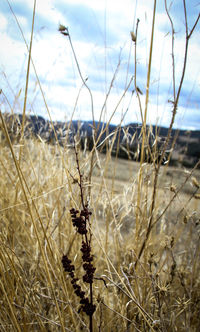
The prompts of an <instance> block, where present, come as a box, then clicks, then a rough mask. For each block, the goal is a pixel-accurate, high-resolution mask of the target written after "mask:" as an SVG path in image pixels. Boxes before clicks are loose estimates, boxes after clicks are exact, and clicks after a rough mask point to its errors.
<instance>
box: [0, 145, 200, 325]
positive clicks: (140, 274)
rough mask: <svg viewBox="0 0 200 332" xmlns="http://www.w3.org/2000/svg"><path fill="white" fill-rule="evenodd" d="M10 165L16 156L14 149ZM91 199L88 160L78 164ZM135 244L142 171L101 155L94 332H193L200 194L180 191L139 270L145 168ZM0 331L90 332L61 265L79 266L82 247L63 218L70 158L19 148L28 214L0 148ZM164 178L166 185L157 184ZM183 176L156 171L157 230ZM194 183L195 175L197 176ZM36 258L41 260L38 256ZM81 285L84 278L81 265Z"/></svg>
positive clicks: (74, 195)
mask: <svg viewBox="0 0 200 332" xmlns="http://www.w3.org/2000/svg"><path fill="white" fill-rule="evenodd" d="M13 150H14V153H15V156H16V158H18V156H19V152H20V146H19V145H14V146H13ZM79 159H80V165H81V166H82V167H83V168H82V171H83V172H84V181H85V195H86V196H87V191H88V182H87V176H88V173H89V165H90V163H89V161H90V154H87V155H83V154H82V152H80V154H79ZM143 168H144V170H143V185H142V193H141V195H142V198H141V202H142V204H141V209H140V229H139V238H136V233H135V231H136V230H135V216H136V203H137V182H138V171H139V164H137V163H134V162H130V161H124V160H116V159H111V158H110V156H109V154H108V155H107V156H105V155H98V167H96V168H95V170H94V176H93V177H92V185H91V186H92V194H91V201H90V208H91V210H92V213H93V215H92V232H93V253H94V255H95V256H94V257H95V258H94V263H95V266H96V268H97V270H96V274H95V277H96V278H99V279H96V280H95V283H94V298H95V303H96V304H97V310H96V312H95V315H94V330H95V331H98V330H100V331H119V329H120V330H121V331H126V330H129V331H145V330H146V329H150V330H152V331H154V330H155V331H156V330H159V331H176V330H178V331H186V330H190V331H197V330H198V326H199V310H200V304H199V303H200V302H199V300H200V294H199V286H200V278H199V268H200V266H199V261H200V260H199V258H200V257H199V255H200V247H199V244H200V243H199V216H200V214H199V212H200V211H199V207H198V200H197V199H195V198H194V194H195V193H196V191H197V190H198V188H197V183H196V186H195V183H194V180H193V185H190V184H188V182H190V180H188V181H187V182H186V185H185V186H184V187H183V189H182V190H181V192H180V193H179V194H178V196H177V197H176V198H175V199H174V201H172V202H171V204H170V206H169V209H168V210H167V211H166V213H164V215H163V216H162V217H161V218H160V219H159V220H158V222H157V224H156V225H155V227H154V228H153V229H152V231H151V236H150V238H149V239H148V242H147V244H146V246H145V250H144V253H143V256H142V257H141V259H140V262H139V264H138V265H137V268H136V269H135V268H134V264H135V262H136V260H137V254H138V248H139V247H140V245H141V243H142V241H143V239H144V236H145V231H146V229H147V223H148V218H149V216H148V209H149V205H150V203H151V199H150V198H151V192H152V174H153V168H152V165H150V164H144V165H143ZM0 169H1V177H0V179H1V180H0V181H1V186H0V188H1V189H0V190H1V195H0V199H1V201H0V207H1V209H0V214H1V233H0V234H1V239H0V241H1V252H0V255H1V259H0V261H1V306H2V310H1V314H0V324H1V330H2V331H13V330H18V331H26V330H28V329H29V330H30V328H31V330H32V331H40V330H41V331H61V330H69V331H80V330H87V329H88V327H87V326H88V323H87V318H86V317H84V314H82V313H78V308H79V304H78V300H77V298H76V296H75V295H74V294H73V291H72V289H71V285H70V282H69V279H68V277H67V276H66V275H65V273H63V268H62V265H61V258H62V255H63V253H65V252H66V251H68V252H69V255H70V257H71V258H72V260H73V262H75V263H76V265H77V264H78V266H79V260H80V255H79V249H78V247H79V241H80V239H78V236H79V235H77V234H76V232H75V230H74V229H73V227H72V225H71V218H70V213H69V209H70V208H71V207H72V205H74V204H75V205H76V206H80V197H79V196H80V195H79V190H78V185H77V183H74V182H75V181H74V180H73V179H72V178H71V177H70V176H69V175H68V173H67V171H66V170H67V169H69V170H70V173H71V174H72V175H73V177H76V173H77V170H76V164H75V159H74V152H73V149H69V150H67V149H62V158H61V156H60V151H59V149H58V147H57V146H50V145H46V144H43V143H40V142H37V141H34V140H28V141H26V140H25V141H24V144H23V149H22V152H21V163H20V169H21V172H22V173H23V177H24V180H25V181H26V186H27V187H26V189H25V190H26V195H27V198H28V202H29V204H27V202H26V200H25V197H24V193H23V191H22V189H21V185H20V183H19V176H18V173H17V171H16V168H15V166H14V163H13V159H12V156H11V153H10V149H9V148H8V146H7V145H5V144H3V143H2V142H1V168H0ZM162 174H165V175H162ZM186 176H188V174H187V172H184V171H183V170H181V169H180V170H179V169H170V168H168V169H167V171H165V167H163V168H162V169H161V176H160V180H159V188H158V194H157V199H156V211H155V218H154V221H156V219H157V218H158V217H159V216H160V215H161V214H162V211H163V210H164V208H165V206H167V204H168V203H169V201H170V200H171V199H172V197H173V195H174V194H175V192H176V191H177V190H178V189H179V187H180V186H181V184H182V183H183V182H184V181H185V177H186ZM195 176H196V179H197V180H198V181H199V172H198V171H196V174H195ZM41 250H42V252H41ZM79 272H80V275H81V274H82V271H81V265H80V271H79Z"/></svg>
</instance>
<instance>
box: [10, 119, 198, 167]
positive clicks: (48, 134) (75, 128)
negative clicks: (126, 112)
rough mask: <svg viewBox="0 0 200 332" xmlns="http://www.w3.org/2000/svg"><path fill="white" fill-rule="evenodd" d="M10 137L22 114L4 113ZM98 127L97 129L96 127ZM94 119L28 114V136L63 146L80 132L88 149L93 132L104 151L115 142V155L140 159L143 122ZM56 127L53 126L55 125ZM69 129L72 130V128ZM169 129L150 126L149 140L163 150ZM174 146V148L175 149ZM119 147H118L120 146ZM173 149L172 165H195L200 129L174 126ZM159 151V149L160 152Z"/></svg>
mask: <svg viewBox="0 0 200 332" xmlns="http://www.w3.org/2000/svg"><path fill="white" fill-rule="evenodd" d="M4 117H5V119H6V123H7V126H8V130H9V134H10V136H11V138H13V139H14V138H15V139H16V138H17V137H18V138H19V137H20V132H21V130H20V128H21V123H22V115H21V114H18V115H16V114H14V115H11V114H8V113H6V114H4ZM94 126H95V130H94ZM94 126H93V122H92V121H72V122H71V123H69V122H67V123H65V122H59V121H58V122H53V126H52V124H51V122H50V121H48V120H45V119H44V118H43V117H41V116H33V115H31V116H27V117H26V121H25V137H27V138H28V137H32V136H35V137H37V138H40V139H42V140H44V141H45V142H47V143H52V144H55V142H56V138H55V137H56V136H57V140H58V141H59V144H60V145H62V146H63V145H64V144H66V141H67V142H68V143H69V142H71V141H72V137H73V136H74V134H75V133H77V132H79V136H80V141H81V146H82V148H83V149H84V148H85V147H87V148H88V149H89V150H91V148H92V147H93V135H94V134H95V135H96V140H97V147H98V148H99V150H100V151H101V152H105V151H106V149H107V147H108V146H110V144H112V154H113V155H116V153H117V154H118V156H119V157H120V158H125V159H133V160H139V158H140V146H141V142H142V139H141V125H140V124H138V123H130V124H128V125H127V126H121V127H119V126H115V125H112V124H110V125H109V126H106V124H105V123H102V122H101V123H98V122H95V123H94ZM53 127H54V128H53ZM69 129H70V130H69ZM167 134H168V129H167V128H165V127H158V128H157V127H156V126H151V127H149V126H147V136H148V140H149V141H148V143H149V145H150V146H152V147H153V146H154V145H155V142H156V146H157V149H158V151H162V146H163V144H164V142H165V140H166V137H167ZM106 137H107V139H106ZM172 146H174V147H173V151H172V149H171V148H172ZM118 147H119V148H118ZM171 152H172V155H171V159H170V165H173V166H181V165H182V166H185V167H193V166H194V165H195V163H196V162H197V161H198V160H199V158H200V131H199V130H198V131H197V130H196V131H187V130H178V129H173V130H172V133H171V137H170V143H169V146H168V154H169V153H171ZM159 153H160V152H159Z"/></svg>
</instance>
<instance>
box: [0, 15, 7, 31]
mask: <svg viewBox="0 0 200 332" xmlns="http://www.w3.org/2000/svg"><path fill="white" fill-rule="evenodd" d="M7 26H8V20H7V19H6V17H5V16H4V15H3V14H1V13H0V31H5V30H6V28H7Z"/></svg>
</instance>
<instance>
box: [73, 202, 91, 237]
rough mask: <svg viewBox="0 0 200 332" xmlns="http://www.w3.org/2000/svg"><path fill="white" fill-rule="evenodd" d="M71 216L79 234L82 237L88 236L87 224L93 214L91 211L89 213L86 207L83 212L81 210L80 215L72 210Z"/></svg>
mask: <svg viewBox="0 0 200 332" xmlns="http://www.w3.org/2000/svg"><path fill="white" fill-rule="evenodd" d="M70 214H71V218H72V223H73V226H74V227H76V229H77V232H78V233H79V234H81V235H84V234H87V227H86V223H87V221H88V220H89V217H90V215H91V214H92V213H91V212H90V211H88V208H87V207H85V208H84V209H83V210H81V212H80V214H79V211H78V210H75V209H74V208H72V209H71V210H70ZM78 214H79V215H78Z"/></svg>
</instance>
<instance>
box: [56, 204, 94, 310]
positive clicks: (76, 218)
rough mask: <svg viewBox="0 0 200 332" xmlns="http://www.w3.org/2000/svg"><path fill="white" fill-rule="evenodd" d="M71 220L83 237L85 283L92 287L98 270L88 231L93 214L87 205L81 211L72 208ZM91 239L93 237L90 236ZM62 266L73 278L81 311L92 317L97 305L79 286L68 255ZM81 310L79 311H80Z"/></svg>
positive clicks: (82, 251)
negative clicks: (95, 265)
mask: <svg viewBox="0 0 200 332" xmlns="http://www.w3.org/2000/svg"><path fill="white" fill-rule="evenodd" d="M70 214H71V218H72V223H73V226H74V227H75V228H76V230H77V232H78V233H79V234H81V235H82V246H81V249H80V251H81V253H82V262H83V263H82V264H83V265H82V266H83V270H84V271H85V274H84V275H83V277H82V278H83V282H84V283H87V284H90V287H92V283H93V280H94V272H95V270H96V268H95V267H94V266H93V263H92V262H93V256H92V255H91V244H90V242H91V241H89V240H88V236H87V233H88V230H87V221H89V217H90V215H91V212H90V211H89V210H88V207H87V205H86V206H85V207H84V208H83V210H81V211H80V212H79V211H78V210H75V209H74V208H72V209H71V210H70ZM90 239H91V236H90ZM62 265H63V268H64V270H65V271H66V272H68V274H69V276H70V278H71V284H72V287H73V289H74V293H75V294H76V295H77V296H78V297H79V298H80V304H81V307H80V310H82V311H83V312H85V313H86V314H87V315H88V316H92V315H93V313H94V312H95V310H96V305H94V304H93V303H92V301H90V300H89V298H88V297H86V296H85V292H84V291H83V290H82V288H81V286H80V285H79V284H78V282H79V279H78V278H75V274H74V271H75V266H74V265H73V264H72V261H71V260H70V259H69V258H68V256H67V255H63V257H62ZM80 310H79V311H80Z"/></svg>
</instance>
